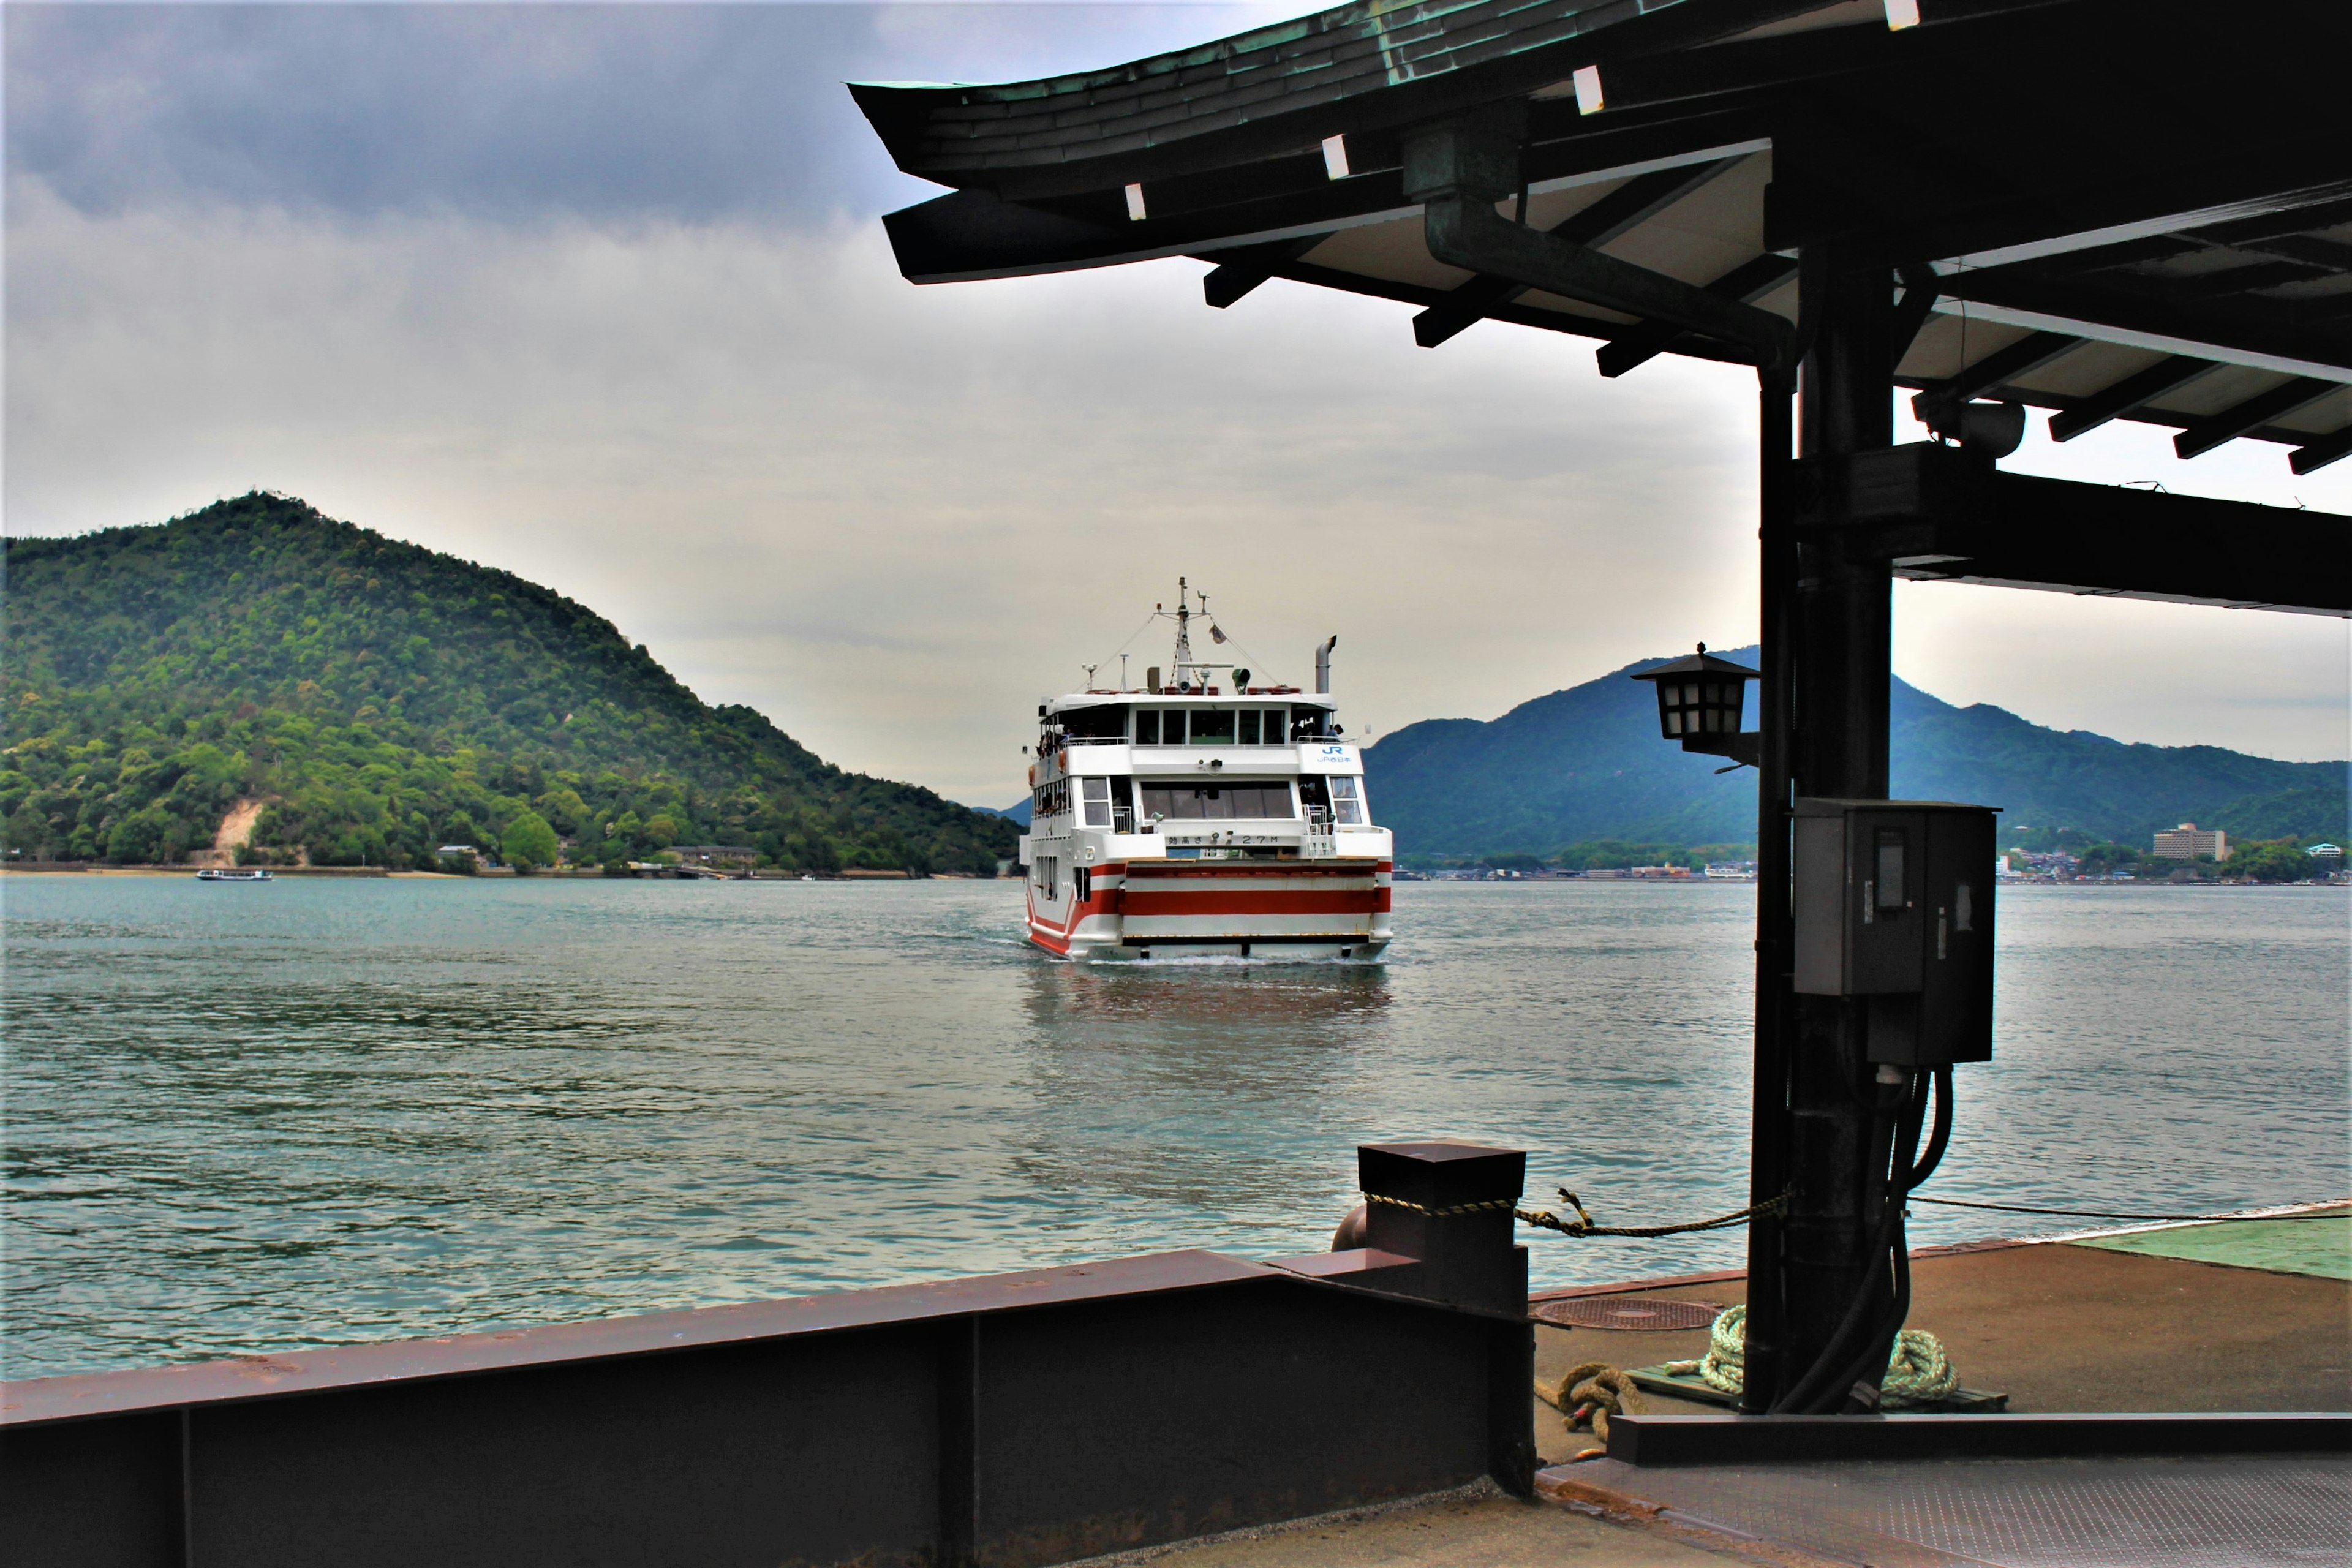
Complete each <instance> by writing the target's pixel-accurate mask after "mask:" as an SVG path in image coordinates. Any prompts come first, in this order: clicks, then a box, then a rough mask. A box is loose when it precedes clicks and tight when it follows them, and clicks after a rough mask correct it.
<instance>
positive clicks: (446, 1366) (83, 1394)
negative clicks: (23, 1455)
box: [0, 1251, 1270, 1426]
mask: <svg viewBox="0 0 2352 1568" xmlns="http://www.w3.org/2000/svg"><path fill="white" fill-rule="evenodd" d="M1269 1272H1270V1270H1269V1269H1268V1268H1266V1267H1265V1265H1262V1264H1256V1263H1251V1262H1246V1261H1244V1260H1243V1259H1241V1258H1228V1257H1225V1256H1224V1255H1223V1254H1222V1253H1215V1252H1199V1251H1188V1252H1161V1253H1150V1254H1146V1255H1144V1256H1142V1257H1138V1258H1114V1259H1111V1260H1109V1261H1108V1262H1102V1263H1087V1264H1081V1265H1078V1266H1076V1267H1075V1268H1039V1269H1030V1270H1025V1271H1024V1272H1021V1273H1016V1274H992V1275H983V1276H981V1277H978V1278H975V1279H947V1280H939V1281H935V1282H931V1283H927V1284H919V1285H898V1286H888V1287H885V1288H883V1289H873V1290H846V1291H841V1292H838V1293H835V1294H831V1295H822V1296H796V1297H792V1298H789V1299H786V1300H777V1301H752V1302H746V1303H744V1304H742V1305H740V1306H730V1307H701V1308H695V1309H692V1310H685V1311H675V1312H648V1313H644V1314H641V1315H639V1316H635V1317H628V1318H604V1319H598V1320H595V1321H589V1322H580V1323H550V1324H545V1325H542V1326H539V1327H533V1328H524V1329H509V1330H503V1331H497V1332H492V1333H478V1334H452V1335H448V1336H446V1337H442V1338H437V1339H424V1340H393V1341H388V1342H382V1343H377V1344H364V1345H343V1346H332V1347H329V1348H325V1349H320V1350H308V1351H295V1352H287V1353H285V1354H282V1355H268V1356H240V1357H237V1358H235V1359H233V1360H228V1361H210V1362H194V1363H188V1364H186V1365H183V1366H161V1367H139V1368H134V1369H132V1370H130V1371H126V1372H100V1373H72V1374H68V1375H65V1376H61V1377H42V1378H28V1379H24V1380H21V1381H18V1382H14V1383H0V1426H23V1425H27V1424H32V1423H39V1422H49V1421H69V1420H76V1419H81V1418H86V1417H89V1416H96V1415H127V1414H130V1413H131V1412H135V1411H141V1410H159V1409H170V1408H177V1407H179V1406H183V1405H205V1404H216V1403H224V1402H230V1401H236V1400H242V1399H256V1398H267V1397H271V1396H275V1395H282V1394H311V1393H322V1392H325V1391H328V1390H331V1389H338V1388H350V1387H354V1386H358V1385H362V1384H374V1383H386V1382H394V1381H399V1380H405V1379H411V1378H425V1377H456V1376H463V1375H467V1374H469V1373H485V1372H494V1371H505V1370H511V1369H514V1368H518V1367H527V1366H531V1365H536V1364H541V1363H560V1362H577V1361H582V1360H593V1359H602V1358H606V1357H617V1356H640V1355H660V1354H665V1353H669V1352H677V1351H683V1350H692V1349H698V1348H702V1347H708V1346H712V1345H724V1344H733V1343H740V1342H747V1341H754V1340H764V1339H772V1338H776V1337H779V1336H783V1335H796V1334H818V1333H835V1332H839V1331H843V1330H848V1329H867V1328H877V1327H881V1326H884V1325H887V1324H892V1323H906V1322H913V1321H920V1320H924V1319H932V1318H939V1317H941V1316H949V1315H956V1314H962V1313H987V1312H1004V1311H1017V1310H1026V1309H1031V1308H1036V1307H1044V1306H1052V1305H1060V1304H1064V1303H1068V1302H1076V1301H1088V1300H1100V1299H1104V1298H1108V1297H1114V1296H1124V1295H1129V1294H1133V1293H1135V1292H1138V1291H1160V1290H1183V1289H1200V1288H1202V1287H1206V1286H1212V1285H1220V1284H1229V1283H1231V1282H1233V1281H1235V1280H1241V1279H1262V1278H1265V1277H1266V1276H1267V1275H1268V1274H1269Z"/></svg>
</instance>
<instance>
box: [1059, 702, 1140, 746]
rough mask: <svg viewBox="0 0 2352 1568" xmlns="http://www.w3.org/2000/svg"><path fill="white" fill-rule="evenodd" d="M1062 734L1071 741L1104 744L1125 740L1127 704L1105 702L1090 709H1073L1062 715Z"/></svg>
mask: <svg viewBox="0 0 2352 1568" xmlns="http://www.w3.org/2000/svg"><path fill="white" fill-rule="evenodd" d="M1061 719H1062V732H1063V734H1064V735H1066V737H1068V738H1069V739H1070V740H1073V741H1081V742H1094V743H1096V744H1097V745H1099V744H1101V743H1103V742H1118V741H1124V740H1125V739H1127V704H1126V703H1124V702H1105V703H1101V704H1098V705H1097V706H1096V707H1092V708H1073V709H1070V710H1067V711H1066V712H1065V713H1063V714H1062V716H1061Z"/></svg>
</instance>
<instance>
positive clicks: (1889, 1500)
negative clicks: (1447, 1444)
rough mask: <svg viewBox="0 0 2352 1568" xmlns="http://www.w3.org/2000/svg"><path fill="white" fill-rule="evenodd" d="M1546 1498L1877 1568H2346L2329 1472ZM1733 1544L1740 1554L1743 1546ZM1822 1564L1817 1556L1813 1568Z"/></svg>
mask: <svg viewBox="0 0 2352 1568" xmlns="http://www.w3.org/2000/svg"><path fill="white" fill-rule="evenodd" d="M1544 1479H1545V1480H1546V1481H1547V1482H1554V1483H1555V1484H1553V1485H1549V1486H1546V1487H1545V1488H1544V1490H1545V1492H1546V1495H1551V1496H1558V1497H1559V1498H1560V1499H1561V1500H1572V1501H1576V1502H1580V1503H1582V1504H1584V1505H1585V1506H1588V1507H1593V1508H1598V1509H1600V1510H1603V1511H1607V1512H1612V1513H1614V1514H1617V1515H1618V1516H1619V1517H1622V1518H1627V1519H1647V1520H1658V1521H1667V1522H1681V1523H1687V1524H1691V1525H1696V1526H1698V1527H1700V1528H1702V1529H1706V1528H1710V1527H1711V1528H1714V1529H1717V1530H1718V1531H1723V1532H1724V1533H1726V1534H1727V1535H1729V1536H1730V1537H1732V1538H1733V1540H1732V1542H1729V1544H1733V1545H1736V1546H1738V1547H1740V1548H1742V1549H1743V1550H1744V1552H1746V1553H1749V1554H1758V1555H1761V1553H1759V1552H1758V1549H1759V1548H1770V1549H1778V1550H1783V1551H1793V1552H1796V1553H1801V1554H1803V1555H1802V1556H1801V1558H1800V1559H1799V1560H1801V1561H1816V1560H1821V1559H1827V1560H1830V1561H1834V1562H1842V1563H1872V1564H1874V1565H1875V1568H2207V1565H2210V1568H2309V1565H2311V1564H2315V1563H2342V1562H2345V1561H2347V1558H2352V1466H2347V1465H2346V1464H2345V1463H2344V1461H2343V1459H2342V1458H2340V1457H2337V1456H2335V1455H2317V1454H2278V1455H2266V1456H2262V1457H2248V1456H2243V1455H2234V1456H2227V1457H2223V1456H2203V1457H2182V1456H2162V1457H2144V1458H2046V1459H2031V1460H2013V1459H1990V1460H1988V1459H1979V1460H1968V1461H1958V1462H1945V1463H1925V1464H1903V1463H1895V1462H1868V1463H1858V1464H1843V1465H1766V1466H1746V1467H1740V1466H1710V1467H1706V1468H1692V1469H1672V1470H1651V1469H1636V1468H1632V1467H1629V1466H1624V1465H1619V1464H1616V1463H1614V1462H1612V1461H1611V1460H1607V1459H1601V1460H1596V1461H1593V1462H1591V1463H1590V1464H1583V1465H1569V1466H1562V1467H1559V1468H1557V1469H1554V1470H1550V1471H1547V1472H1545V1478H1544ZM1740 1538H1745V1539H1744V1540H1742V1539H1740ZM1816 1554H1817V1555H1816Z"/></svg>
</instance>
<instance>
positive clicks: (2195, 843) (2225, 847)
mask: <svg viewBox="0 0 2352 1568" xmlns="http://www.w3.org/2000/svg"><path fill="white" fill-rule="evenodd" d="M2151 853H2153V854H2154V855H2155V856H2156V857H2157V858H2158V859H2160V860H2194V859H2196V858H2198V857H2199V856H2200V855H2210V856H2211V857H2212V858H2214V859H2216V860H2227V859H2228V858H2230V836H2229V835H2228V834H2227V833H2224V832H2223V831H2221V829H2220V828H2218V827H2212V828H2206V827H2200V826H2197V825H2196V824H2195V823H2193V822H2184V823H2182V824H2181V825H2180V826H2178V827H2176V828H2173V829H2171V830H2170V831H2169V832H2166V833H2159V834H2158V835H2157V836H2156V848H2155V849H2154V850H2153V851H2151Z"/></svg>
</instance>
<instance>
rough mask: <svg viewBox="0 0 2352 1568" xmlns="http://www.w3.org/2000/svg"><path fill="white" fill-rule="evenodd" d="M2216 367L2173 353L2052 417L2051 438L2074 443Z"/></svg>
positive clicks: (2205, 361) (2203, 361) (2207, 362)
mask: <svg viewBox="0 0 2352 1568" xmlns="http://www.w3.org/2000/svg"><path fill="white" fill-rule="evenodd" d="M2215 368H2217V367H2216V366H2215V365H2214V364H2213V363H2212V362H2211V361H2210V360H2201V359H2191V358H2189V356H2188V355H2187V354H2172V355H2169V356H2168V357H2166V358H2164V359H2160V360H2158V361H2157V363H2154V364H2152V365H2150V366H2148V367H2147V369H2146V370H2143V371H2139V372H2137V373H2136V374H2131V375H2127V376H2126V377H2124V379H2123V380H2121V381H2119V382H2117V383H2116V384H2114V385H2113V386H2110V387H2108V388H2107V389H2106V390H2105V391H2104V392H2095V393H2093V394H2092V395H2090V396H2088V397H2086V398H2084V399H2083V401H2082V402H2080V403H2079V404H2077V405H2074V407H2072V408H2069V409H2066V410H2064V411H2063V412H2061V413H2057V414H2053V415H2052V416H2050V438H2051V439H2052V440H2053V441H2071V440H2073V439H2074V437H2077V436H2080V435H2084V434H2085V433H2086V432H2088V431H2092V430H2095V429H2097V428H2098V427H2099V426H2102V425H2105V424H2106V423H2107V422H2108V421H2109V420H2111V419H2121V418H2123V417H2124V416H2126V415H2128V414H2132V413H2134V412H2136V411H2137V409H2138V408H2139V406H2140V405H2142V404H2145V403H2147V402H2150V401H2152V400H2154V399H2156V398H2158V397H2162V396H2163V395H2165V394H2166V393H2168V392H2173V391H2177V390H2178V389H2179V388H2181V387H2184V386H2186V385H2188V384H2189V383H2190V382H2192V381H2195V380H2196V379H2197V378H2198V377H2199V376H2200V375H2203V374H2206V373H2207V372H2209V371H2211V370H2213V369H2215Z"/></svg>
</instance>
